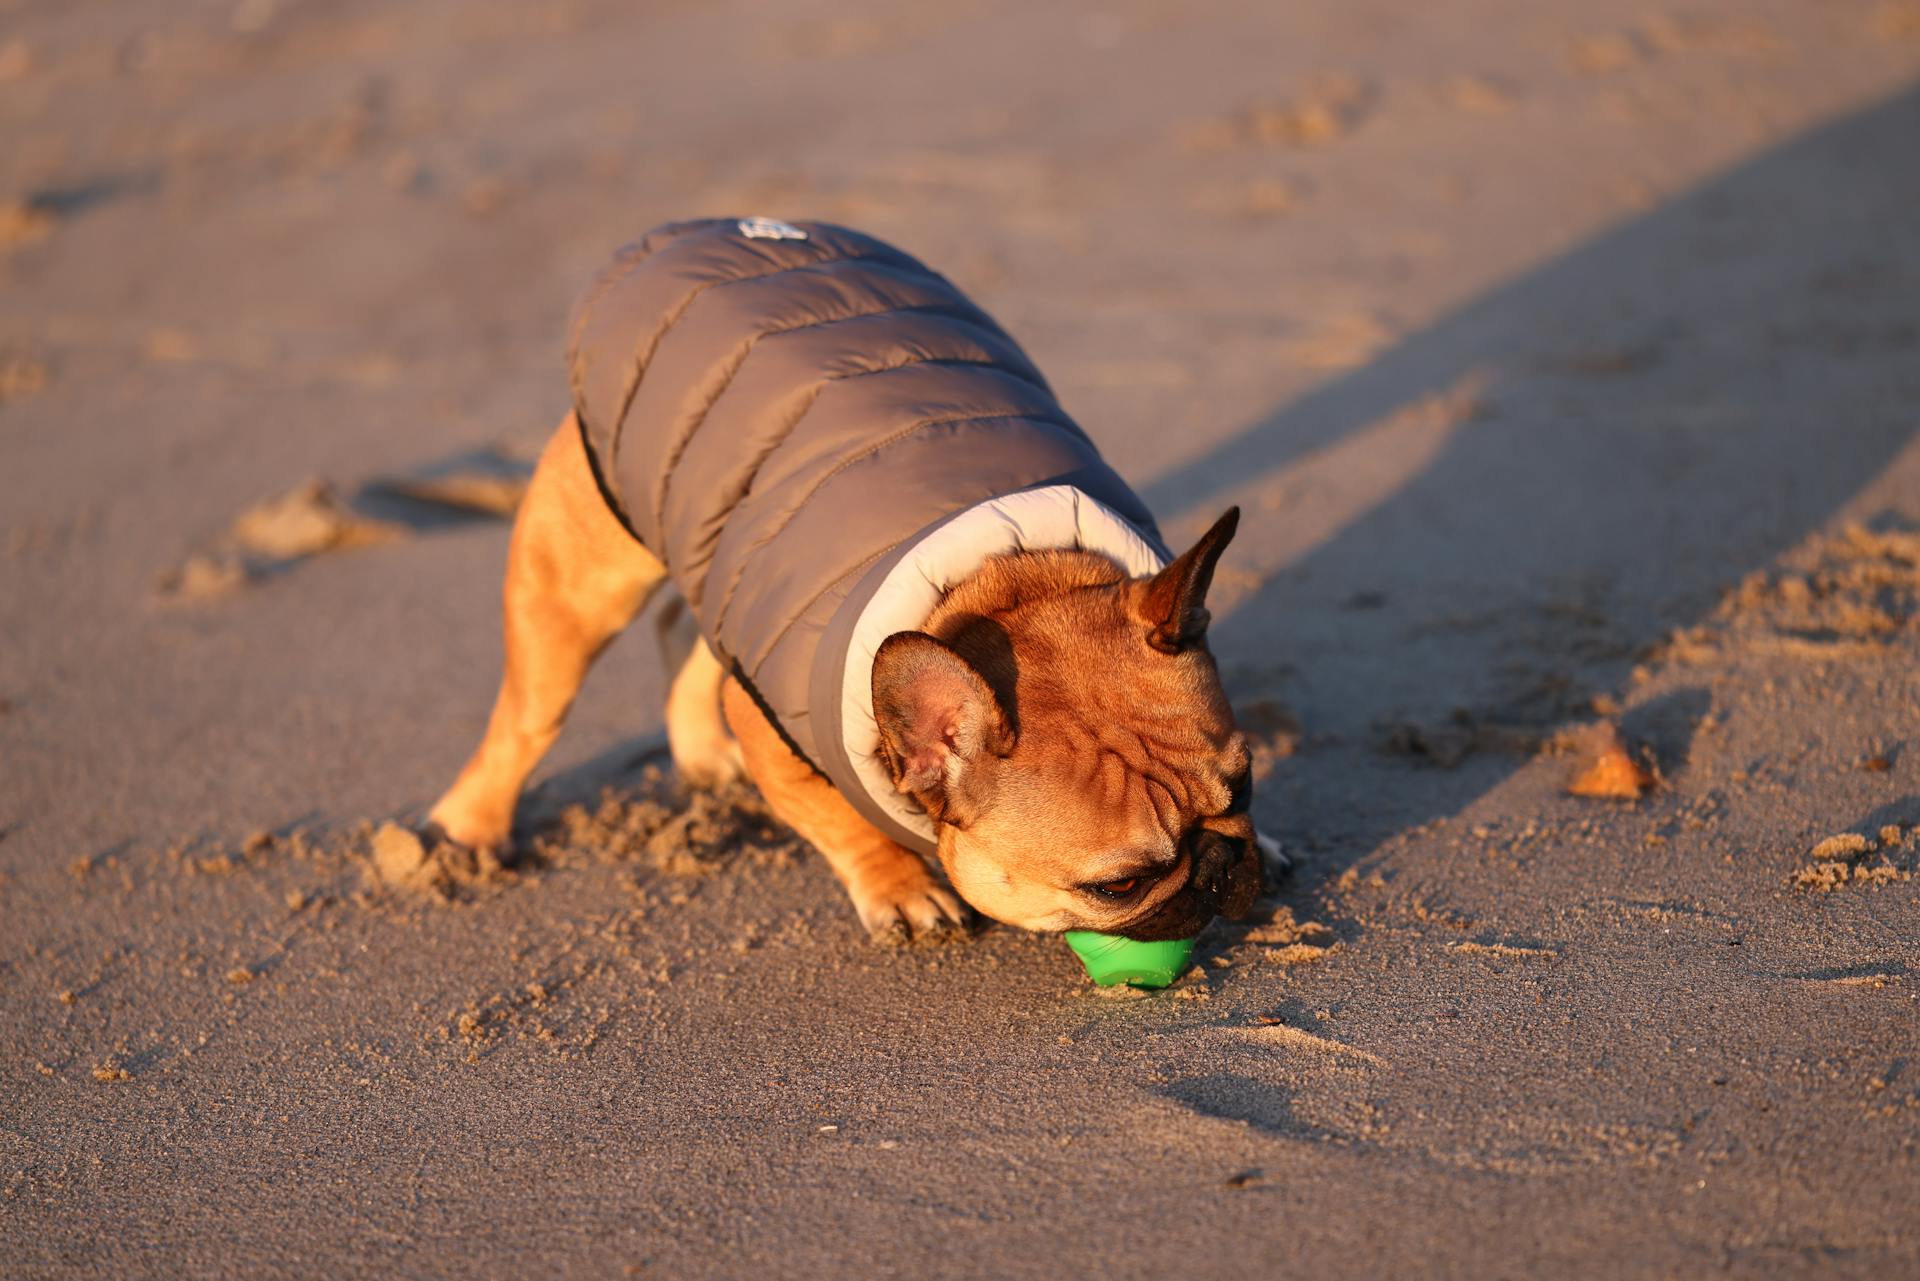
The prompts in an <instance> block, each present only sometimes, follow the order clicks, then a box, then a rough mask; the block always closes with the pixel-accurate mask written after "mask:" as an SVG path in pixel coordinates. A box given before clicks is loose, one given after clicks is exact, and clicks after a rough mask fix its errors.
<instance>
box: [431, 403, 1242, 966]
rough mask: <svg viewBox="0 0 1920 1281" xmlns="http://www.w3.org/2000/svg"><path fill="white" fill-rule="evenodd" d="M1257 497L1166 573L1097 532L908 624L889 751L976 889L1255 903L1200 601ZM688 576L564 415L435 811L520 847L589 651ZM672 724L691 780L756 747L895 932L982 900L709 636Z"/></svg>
mask: <svg viewBox="0 0 1920 1281" xmlns="http://www.w3.org/2000/svg"><path fill="white" fill-rule="evenodd" d="M1237 517H1238V512H1237V511H1230V512H1228V513H1227V515H1226V516H1224V517H1223V518H1222V519H1221V520H1220V522H1219V523H1218V524H1216V525H1215V526H1214V527H1213V528H1212V529H1211V530H1209V531H1208V532H1207V534H1206V535H1205V536H1204V537H1202V538H1201V540H1200V541H1199V542H1198V543H1197V544H1196V545H1195V546H1194V547H1193V548H1192V549H1191V550H1190V551H1188V552H1187V553H1186V554H1185V555H1184V556H1182V557H1180V559H1178V560H1177V561H1175V562H1174V563H1173V564H1172V565H1169V566H1168V567H1167V568H1166V569H1165V570H1163V571H1162V572H1161V573H1160V574H1158V575H1156V576H1154V577H1153V578H1148V579H1129V578H1127V577H1125V576H1124V575H1123V574H1121V573H1120V572H1119V571H1118V570H1117V569H1116V568H1115V567H1114V566H1113V565H1112V563H1111V562H1109V561H1107V560H1105V559H1104V558H1101V557H1098V556H1092V555H1088V554H1085V553H1077V552H1040V553H1033V554H1029V555H1022V556H1006V557H998V558H995V559H994V560H991V561H989V562H988V563H987V564H986V565H985V566H984V567H983V568H982V569H981V571H980V572H979V573H978V574H977V575H975V576H974V577H973V578H972V579H971V580H969V581H968V582H967V583H965V584H964V585H963V586H962V587H961V588H960V589H958V590H956V591H954V592H952V593H951V594H950V595H949V596H948V598H947V599H946V600H945V601H943V602H942V603H941V605H940V606H939V608H938V609H936V610H935V612H934V614H933V616H932V617H930V618H929V619H928V620H927V622H926V624H925V626H924V628H923V630H922V631H920V632H907V633H902V634H900V635H898V636H895V637H893V638H891V639H890V640H889V641H888V642H887V644H886V646H885V647H884V649H883V650H882V653H881V655H880V657H879V659H878V660H877V661H876V663H875V666H874V676H873V683H874V702H875V705H876V708H878V709H879V710H880V722H881V725H882V729H883V733H884V735H885V738H886V742H887V746H888V755H889V758H890V760H891V761H892V763H893V765H894V769H895V774H896V778H897V780H898V783H899V786H900V787H901V790H902V791H904V792H906V793H908V794H909V795H911V796H913V797H914V798H915V799H916V800H918V801H919V802H920V803H921V804H922V805H924V806H925V807H926V809H927V812H928V813H929V814H930V815H932V816H933V817H934V818H935V819H936V821H937V822H938V823H939V831H940V844H939V856H940V862H941V864H942V866H943V867H944V868H945V869H946V873H947V877H948V879H949V880H950V882H951V883H952V885H953V888H954V889H955V890H958V891H959V894H960V897H961V898H964V899H965V900H966V901H967V902H968V903H970V904H972V905H973V906H974V907H975V908H977V909H978V910H980V911H981V912H983V913H985V914H986V915H988V916H991V917H993V918H994V919H996V920H1000V921H1005V922H1007V923H1008V924H1011V925H1018V926H1022V927H1024V928H1027V929H1033V930H1066V929H1093V930H1100V931H1103V932H1105V933H1110V934H1125V935H1127V936H1128V937H1131V938H1140V939H1158V938H1188V937H1191V936H1192V935H1194V934H1195V933H1197V932H1198V931H1199V929H1200V928H1201V927H1202V926H1203V925H1205V924H1206V923H1207V921H1208V920H1210V919H1212V917H1213V916H1214V915H1216V914H1219V915H1224V916H1227V917H1236V916H1239V915H1240V914H1242V913H1243V912H1245V911H1246V909H1247V908H1248V907H1249V906H1250V905H1251V904H1252V902H1253V899H1254V897H1255V896H1256V895H1257V894H1258V893H1259V889H1260V884H1261V881H1260V861H1261V860H1260V856H1259V852H1258V847H1257V846H1256V844H1255V839H1254V832H1253V825H1252V821H1251V819H1250V818H1249V816H1248V814H1247V801H1248V799H1249V791H1250V781H1249V777H1250V776H1249V770H1250V767H1251V758H1250V755H1249V753H1248V749H1247V745H1246V740H1245V737H1244V736H1243V735H1241V734H1240V733H1239V732H1238V731H1237V730H1236V729H1235V728H1234V722H1233V713H1232V709H1231V708H1230V707H1229V705H1228V703H1227V699H1226V695H1225V694H1224V693H1223V692H1222V690H1221V688H1220V681H1219V677H1218V675H1217V673H1216V671H1215V669H1214V665H1213V660H1212V657H1211V655H1210V654H1209V653H1208V652H1207V649H1206V645H1205V640H1204V633H1205V629H1206V623H1207V615H1206V609H1205V606H1204V604H1203V603H1202V602H1203V600H1204V596H1205V593H1206V590H1207V586H1208V584H1209V582H1210V580H1211V579H1212V575H1213V567H1214V564H1215V563H1216V562H1217V561H1218V559H1219V556H1220V553H1221V552H1222V551H1223V550H1225V548H1226V545H1227V541H1228V539H1229V538H1231V537H1232V534H1233V527H1234V523H1235V521H1236V519H1237ZM665 579H666V569H665V567H664V566H663V565H661V563H660V562H659V560H658V559H657V558H655V557H654V556H652V555H651V554H650V553H648V552H647V551H646V550H645V549H644V548H642V547H640V546H639V545H637V544H636V543H635V542H634V541H633V539H632V538H630V537H628V535H627V533H626V531H625V530H623V529H622V528H621V527H620V525H619V523H618V522H617V521H616V520H615V519H614V517H613V514H612V513H611V512H610V511H608V509H607V505H606V502H605V500H604V499H602V498H601V496H600V494H599V492H598V491H597V490H596V488H595V486H594V482H593V476H592V473H591V472H590V471H589V469H588V466H587V459H586V456H585V452H584V447H583V446H582V444H581V440H580V433H579V430H578V428H577V427H576V426H575V425H574V423H573V422H572V421H571V419H569V421H567V422H565V423H562V424H561V426H560V429H559V430H558V431H556V432H555V433H554V435H553V439H552V440H551V441H550V442H549V443H548V445H547V448H546V451H545V452H544V453H543V454H542V456H541V459H540V465H539V468H538V470H537V471H536V472H535V473H534V477H533V482H532V484H531V485H530V486H529V488H528V490H527V496H526V500H525V502H524V504H523V505H522V506H521V509H520V513H519V516H518V518H517V520H516V521H515V523H514V529H513V540H512V544H511V547H510V549H509V551H508V556H507V576H506V588H505V601H506V672H505V675H504V677H503V679H502V681H501V685H500V694H499V698H498V700H497V701H496V702H495V704H494V708H493V716H492V718H491V720H490V721H489V722H488V725H487V732H486V737H485V738H484V739H483V740H482V741H481V743H480V747H479V750H477V751H476V752H475V753H474V755H473V758H472V759H471V760H470V761H469V762H468V763H467V765H466V768H465V769H463V770H462V771H461V772H460V777H459V779H458V781H456V782H455V783H454V785H453V787H452V788H451V789H450V790H449V791H448V792H447V794H446V795H445V796H444V797H442V798H441V799H440V801H439V802H438V803H437V804H436V805H435V806H434V807H433V810H432V812H431V814H430V815H429V821H430V822H432V823H436V824H438V825H439V827H440V828H441V829H442V830H443V831H444V832H445V833H446V835H447V837H448V838H449V839H451V840H454V841H458V842H460V843H462V844H465V845H468V846H471V847H473V848H475V849H489V850H492V851H495V852H496V853H505V852H507V848H508V841H509V835H510V831H511V827H512V821H513V811H514V806H515V804H516V803H517V802H518V800H519V798H520V791H521V788H522V786H523V785H524V784H525V783H526V780H527V776H528V774H530V773H531V772H532V770H533V768H534V766H535V765H536V764H538V762H539V761H540V758H541V757H542V756H544V755H545V754H546V752H547V749H548V748H550V747H551V746H552V745H553V742H554V740H555V739H556V738H557V737H558V736H559V733H560V727H561V725H562V723H563V722H564V721H565V720H566V715H567V710H568V708H569V707H571V705H572V703H573V698H574V695H575V694H576V693H577V692H578V691H579V689H580V683H581V681H582V680H583V679H584V678H585V677H586V674H587V668H588V667H589V666H590V665H591V664H592V663H593V660H594V658H595V657H597V656H598V655H599V653H600V651H601V650H602V649H604V648H605V647H606V645H607V643H608V642H609V641H611V640H612V639H613V638H614V637H615V636H616V635H618V634H619V633H620V632H621V631H622V630H623V629H624V628H625V627H626V626H627V624H628V623H630V622H632V621H633V619H634V617H635V616H636V615H637V614H638V613H639V612H640V610H641V608H642V607H643V606H644V605H645V604H646V603H647V600H648V598H649V597H650V596H651V595H652V594H653V592H654V589H655V588H657V587H658V586H659V585H660V584H661V583H662V582H663V581H665ZM723 708H724V715H725V719H724V721H723V720H722V709H723ZM729 726H730V727H731V731H732V732H731V733H730V732H729ZM667 740H668V743H669V745H670V747H671V750H672V753H673V760H674V764H675V766H676V767H677V768H678V769H679V771H680V773H681V777H682V778H683V779H685V780H686V781H687V782H688V783H689V784H692V785H696V786H698V785H702V784H711V783H715V782H720V781H725V780H728V779H730V778H732V777H734V776H736V775H737V774H738V773H739V772H740V770H741V768H742V766H744V768H745V770H746V773H747V774H748V775H749V776H750V777H751V778H752V779H753V781H754V782H755V783H756V784H757V785H758V786H759V788H760V791H761V793H762V794H763V795H764V796H765V797H766V799H767V804H768V805H769V806H771V807H772V809H773V812H774V813H775V814H777V815H779V816H780V818H781V820H782V821H784V822H785V823H787V824H788V825H789V826H790V827H792V828H793V829H794V831H796V832H798V833H799V834H800V835H801V836H803V837H805V838H806V839H807V840H808V841H809V842H811V843H812V844H813V845H814V847H815V848H817V849H818V850H819V851H820V852H821V853H822V854H824V855H825V856H826V858H827V861H828V862H829V863H830V864H831V865H832V866H833V870H834V873H835V874H836V875H838V876H839V878H840V881H841V883H842V884H844V885H845V886H846V887H847V893H848V895H849V896H850V897H851V898H852V899H853V905H854V908H855V910H857V911H858V912H859V914H860V920H861V922H862V924H864V925H865V926H866V928H867V929H868V931H869V932H871V933H872V934H873V935H874V937H875V938H876V939H879V940H882V941H900V940H904V939H906V938H908V937H911V936H914V935H927V934H938V933H942V932H945V931H948V930H951V929H954V928H955V927H958V926H961V925H963V924H964V922H965V919H966V918H965V911H964V909H963V908H962V907H961V905H960V902H959V901H958V900H957V899H956V898H955V897H954V895H953V894H952V893H951V892H949V891H948V890H947V889H946V888H945V887H944V886H942V885H941V884H940V882H939V880H938V879H936V878H935V876H934V875H933V873H932V871H931V870H930V869H929V868H928V867H927V865H926V863H925V862H924V861H923V860H922V859H921V858H920V857H919V856H918V855H916V854H914V853H912V852H911V851H909V850H907V849H904V848H903V847H901V846H900V845H898V844H896V843H895V842H893V841H892V840H889V839H888V838H887V837H886V836H884V835H882V834H881V832H880V831H879V830H878V829H877V828H875V827H874V826H873V824H871V823H869V822H867V821H866V820H865V819H864V818H862V817H861V816H860V815H859V813H857V812H856V811H855V810H854V808H853V807H852V806H851V805H849V804H848V803H847V801H846V800H845V799H844V798H843V797H842V796H841V795H840V794H839V792H837V791H836V790H835V789H834V788H833V786H832V785H831V784H830V783H828V782H827V781H826V780H825V779H824V778H822V777H820V776H819V775H818V774H816V773H815V772H814V771H812V770H811V769H809V768H808V767H807V766H806V764H805V763H804V762H802V761H801V760H800V759H799V758H798V757H796V756H795V755H794V754H793V752H792V751H791V750H789V749H788V747H787V746H786V744H785V743H783V742H782V741H781V740H780V738H779V736H778V735H777V734H775V733H774V731H773V729H772V727H771V726H769V725H768V724H767V720H766V717H765V716H764V715H763V714H762V713H761V711H760V710H759V708H758V707H756V706H755V705H754V703H753V702H752V700H750V699H749V698H747V697H746V695H745V694H744V693H743V692H742V691H741V688H740V686H739V685H738V684H737V683H736V682H734V681H732V680H730V679H727V677H726V673H725V672H724V671H723V670H722V669H721V667H720V665H719V664H718V663H717V662H716V661H715V660H714V657H713V655H712V653H711V651H710V650H709V649H708V648H707V646H706V644H705V643H704V642H702V643H699V644H696V645H695V647H694V649H693V651H692V653H691V654H690V655H689V656H688V657H687V659H686V660H685V662H684V664H683V665H682V666H681V668H680V671H679V674H678V675H676V676H675V677H674V680H673V686H672V691H671V693H670V694H669V695H668V698H667Z"/></svg>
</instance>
